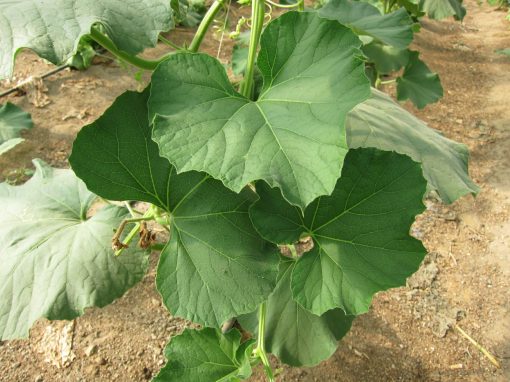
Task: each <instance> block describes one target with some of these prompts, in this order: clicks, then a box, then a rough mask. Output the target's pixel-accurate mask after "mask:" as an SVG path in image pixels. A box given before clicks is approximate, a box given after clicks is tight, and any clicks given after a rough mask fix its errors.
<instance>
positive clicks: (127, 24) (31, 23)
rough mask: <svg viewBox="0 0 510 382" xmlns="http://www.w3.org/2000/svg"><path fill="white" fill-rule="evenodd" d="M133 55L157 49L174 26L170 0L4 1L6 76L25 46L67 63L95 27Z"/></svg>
mask: <svg viewBox="0 0 510 382" xmlns="http://www.w3.org/2000/svg"><path fill="white" fill-rule="evenodd" d="M96 23H97V24H100V25H102V26H103V28H104V31H105V32H106V33H107V35H108V36H109V37H110V38H111V39H112V41H113V42H114V43H115V45H116V46H117V47H118V48H119V49H120V50H123V51H125V52H127V53H130V54H136V53H139V52H141V51H142V50H144V49H145V48H146V47H149V46H155V45H156V42H157V39H158V34H159V32H161V31H165V30H168V29H170V27H171V26H172V11H171V9H170V1H169V0H124V1H117V0H15V1H13V0H0V78H2V77H8V76H10V75H11V73H12V69H13V65H14V59H15V56H16V54H17V53H18V51H19V50H20V49H22V48H28V49H32V50H34V51H35V52H36V53H37V54H38V55H39V56H41V57H42V58H45V59H46V60H48V61H50V62H52V63H54V64H61V63H64V62H66V61H67V60H68V59H69V58H70V57H71V56H72V55H73V54H74V52H76V49H77V47H78V43H79V41H80V39H81V37H82V36H84V35H87V34H89V33H90V28H91V27H92V26H93V25H94V24H96Z"/></svg>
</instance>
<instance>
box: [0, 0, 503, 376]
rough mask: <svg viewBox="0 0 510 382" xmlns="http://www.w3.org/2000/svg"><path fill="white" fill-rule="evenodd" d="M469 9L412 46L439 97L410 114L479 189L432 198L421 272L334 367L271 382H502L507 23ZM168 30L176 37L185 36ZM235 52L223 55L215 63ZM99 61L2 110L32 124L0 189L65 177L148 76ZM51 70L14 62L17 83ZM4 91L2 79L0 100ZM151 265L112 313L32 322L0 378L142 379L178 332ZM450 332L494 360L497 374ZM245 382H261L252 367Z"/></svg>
mask: <svg viewBox="0 0 510 382" xmlns="http://www.w3.org/2000/svg"><path fill="white" fill-rule="evenodd" d="M466 6H467V9H468V13H467V16H466V19H465V20H464V23H463V24H460V23H458V22H455V21H453V20H451V21H442V22H434V21H428V20H427V21H425V22H424V23H423V28H422V31H421V32H420V34H419V35H418V38H417V42H416V48H417V49H418V50H419V51H420V52H422V53H421V55H422V58H423V59H424V60H425V61H426V62H427V63H428V64H429V66H430V67H431V68H432V69H433V70H435V71H437V72H438V73H439V74H440V76H441V80H442V83H443V86H444V88H445V89H446V91H445V97H444V98H443V99H442V100H441V101H440V102H438V103H437V104H434V105H431V106H428V107H427V108H426V109H425V110H422V111H419V110H415V109H413V108H412V107H411V106H409V105H406V107H407V108H408V109H409V110H411V111H412V112H413V113H415V114H416V115H418V116H419V117H421V118H422V119H424V120H425V121H426V122H428V123H429V124H430V125H431V126H432V127H434V128H436V129H438V130H440V131H442V132H443V133H444V134H445V135H446V136H448V137H450V138H453V139H455V140H457V141H460V142H463V143H465V144H467V145H468V146H469V148H470V150H471V153H472V154H471V163H470V172H471V175H472V177H473V178H474V180H475V181H476V182H477V183H478V184H479V185H480V186H481V192H480V194H479V195H478V197H476V198H473V197H471V196H467V197H464V198H462V199H461V200H459V201H458V202H456V203H454V204H453V205H450V206H445V205H443V204H441V203H439V202H438V201H436V200H432V199H429V200H427V205H428V210H427V212H426V213H425V214H423V215H422V216H421V217H419V219H418V222H417V224H415V226H414V227H413V233H414V235H415V236H416V237H418V238H420V239H422V240H423V241H424V243H425V245H426V247H427V249H428V251H429V252H430V254H429V255H428V257H427V259H426V261H425V262H424V264H423V266H422V268H421V270H420V272H419V273H418V274H417V275H416V276H413V278H412V279H410V280H409V282H408V286H407V287H402V288H398V289H394V290H391V291H388V292H384V293H380V294H378V295H377V296H376V297H375V299H374V304H373V307H372V309H371V310H370V312H369V313H368V314H366V315H364V316H361V317H359V318H358V319H357V320H356V321H355V323H354V326H353V329H352V331H351V332H350V333H349V334H348V335H347V336H346V338H345V339H344V340H343V341H341V343H340V346H339V349H338V351H337V352H336V353H335V354H334V356H333V357H332V358H331V359H329V360H328V361H325V362H323V363H322V364H320V365H319V366H317V367H314V368H299V369H291V368H288V367H285V366H283V367H282V369H281V371H280V373H279V375H278V380H279V381H304V382H308V381H310V382H311V381H314V382H315V381H353V382H354V381H356V382H358V381H498V382H499V381H510V293H509V290H510V288H509V287H510V281H509V280H510V277H509V276H510V252H509V248H510V238H509V236H510V219H509V210H510V58H508V57H506V56H501V55H498V54H496V53H495V50H496V49H502V48H508V47H510V32H509V27H510V23H508V22H507V21H505V20H504V18H505V15H506V14H505V12H503V11H499V10H496V9H495V8H493V7H489V6H488V5H486V4H482V5H478V4H477V3H476V2H475V1H474V0H468V1H467V2H466ZM173 33H174V35H175V36H176V37H174V38H175V39H177V40H179V39H180V40H188V41H189V39H190V35H191V32H190V31H182V30H181V31H176V32H173ZM205 48H206V50H207V51H208V52H210V53H212V54H214V55H216V52H217V49H218V41H217V40H216V39H215V38H214V37H213V36H210V38H208V39H207V41H206V45H205ZM230 49H231V46H230V44H228V43H227V44H226V45H224V47H223V49H222V52H221V55H220V57H221V58H222V59H223V60H225V61H226V60H228V57H229V51H230ZM163 50H165V47H158V48H156V49H155V50H154V51H153V52H149V54H157V53H158V52H159V53H160V52H161V51H163ZM100 61H101V62H100V63H99V64H98V65H95V66H93V67H92V68H90V69H89V70H87V71H86V72H76V71H64V72H61V73H60V74H58V75H55V76H52V77H50V78H48V79H47V80H45V81H44V85H45V86H46V87H47V92H44V91H43V92H41V91H39V92H38V91H37V89H36V91H35V92H34V91H33V90H32V91H30V93H31V94H30V93H29V95H30V97H28V96H26V95H13V96H9V97H8V98H7V99H2V100H1V101H2V102H5V101H7V100H8V101H11V102H13V103H15V104H17V105H19V106H21V107H22V108H23V109H25V110H26V111H28V112H30V113H31V114H32V117H33V119H34V122H35V127H34V128H33V129H32V130H30V131H28V132H26V134H24V136H25V138H26V142H24V143H23V144H22V145H20V146H18V147H17V148H15V149H14V150H12V151H11V152H9V153H8V154H6V155H4V156H2V157H1V158H0V178H1V179H10V180H11V181H20V180H23V179H25V178H26V177H27V171H26V170H27V169H30V168H31V159H32V158H41V159H43V160H45V161H47V162H48V163H50V164H51V165H53V166H56V167H68V163H67V157H68V155H69V152H70V150H71V145H72V141H73V139H74V136H75V135H76V133H77V132H78V131H79V130H80V128H81V127H82V126H84V125H85V124H87V123H90V122H92V121H93V120H94V119H96V118H97V117H99V116H100V115H101V114H102V113H103V111H104V110H105V109H106V108H107V107H108V106H109V105H110V104H111V103H112V102H113V100H114V99H115V98H116V97H117V96H118V95H120V94H121V93H122V92H124V91H125V90H126V89H142V88H143V87H144V86H145V84H146V83H147V80H148V77H147V75H144V77H143V79H142V80H141V81H136V80H135V71H134V70H133V69H126V68H123V67H121V66H119V65H118V63H116V62H115V61H110V60H106V59H103V60H100ZM51 68H52V66H51V65H49V64H47V63H44V62H43V61H42V60H40V59H38V58H37V57H35V56H34V55H32V54H30V53H23V54H22V55H21V56H20V57H19V58H18V61H17V65H16V76H17V78H18V79H22V78H26V77H28V76H29V75H40V74H42V73H44V72H46V71H48V70H49V69H51ZM10 85H11V84H10V83H8V82H6V81H4V82H0V91H1V90H4V89H6V88H8V87H9V86H10ZM386 90H388V91H389V92H390V93H391V92H393V91H394V89H393V88H392V87H391V86H390V87H388V88H387V89H386ZM29 98H30V99H31V100H32V102H33V103H35V104H38V105H39V107H37V106H35V105H34V104H32V103H31V102H30V100H29ZM48 102H49V104H47V105H45V106H43V105H44V104H46V103H48ZM156 261H157V254H153V258H152V263H153V264H152V268H151V270H150V271H149V273H148V274H147V276H146V277H145V279H144V280H143V281H142V282H141V283H140V284H138V285H137V286H136V287H135V288H133V289H132V290H130V291H129V292H128V293H126V295H125V296H124V297H122V298H121V299H119V300H117V301H116V302H115V303H113V304H112V305H110V306H108V307H106V308H104V309H90V310H88V311H87V312H86V314H85V315H84V316H83V317H81V318H78V319H76V320H75V321H73V322H71V323H68V322H53V323H49V322H48V321H45V320H41V321H40V322H38V323H37V324H36V325H35V327H34V328H33V329H32V331H31V336H30V339H27V340H16V341H6V342H3V343H0V381H9V382H11V381H12V382H15V381H16V382H18V381H19V382H22V381H23V382H25V381H29V382H30V381H36V382H43V381H145V380H149V379H150V378H151V377H152V375H154V374H155V373H156V372H157V370H158V369H159V368H160V367H161V366H162V365H163V364H164V357H163V354H162V350H163V348H164V345H165V343H166V342H167V340H168V339H169V338H170V337H171V336H172V335H175V334H177V333H179V332H180V331H182V330H183V328H184V327H186V325H187V324H186V322H184V321H183V320H180V319H177V318H173V317H171V316H170V315H169V314H168V313H167V312H166V310H165V309H164V308H163V307H162V306H161V303H160V299H159V296H158V293H157V291H156V290H155V287H154V274H155V271H154V269H155V267H154V265H155V263H156ZM455 326H457V327H460V328H461V329H463V330H464V331H465V332H466V333H468V334H469V335H470V336H471V337H472V338H473V339H474V340H475V341H476V342H477V343H479V344H480V345H482V346H483V347H485V348H486V349H487V350H488V351H489V352H490V353H492V354H493V355H494V356H495V357H496V358H497V359H498V361H499V362H500V363H501V368H500V369H498V368H496V367H495V366H494V365H493V364H492V363H491V362H490V361H489V360H488V359H487V358H486V357H485V356H484V355H483V354H481V353H480V352H479V351H478V350H477V349H476V347H475V346H473V345H472V344H471V343H470V342H469V341H468V340H467V339H466V337H465V336H463V335H461V334H460V332H459V331H458V330H457V329H455ZM251 380H252V381H263V377H262V374H261V373H260V370H257V372H256V373H255V375H254V376H253V377H252V378H251Z"/></svg>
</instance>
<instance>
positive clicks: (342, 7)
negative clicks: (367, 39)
mask: <svg viewBox="0 0 510 382" xmlns="http://www.w3.org/2000/svg"><path fill="white" fill-rule="evenodd" d="M318 13H319V15H320V17H323V18H325V19H328V20H336V21H338V22H340V23H341V24H344V25H346V26H348V27H350V28H352V29H353V30H354V31H356V32H357V33H358V34H362V35H368V36H372V37H373V38H375V39H377V40H379V41H381V42H383V43H385V44H388V45H391V46H394V47H396V48H399V49H403V48H405V47H407V46H408V45H409V44H410V43H411V41H413V22H412V20H411V18H410V17H409V15H408V14H407V12H406V10H405V9H403V8H400V9H398V10H396V11H395V12H391V13H388V14H385V15H382V14H381V13H380V12H379V10H378V9H377V8H376V7H374V6H372V5H370V4H368V3H365V2H362V1H352V0H330V1H329V2H328V3H326V5H325V6H324V7H323V8H321V9H319V11H318Z"/></svg>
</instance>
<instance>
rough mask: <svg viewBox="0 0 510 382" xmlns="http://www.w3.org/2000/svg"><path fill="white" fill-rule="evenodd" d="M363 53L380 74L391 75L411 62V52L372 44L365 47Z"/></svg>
mask: <svg viewBox="0 0 510 382" xmlns="http://www.w3.org/2000/svg"><path fill="white" fill-rule="evenodd" d="M362 50H363V53H365V55H366V56H367V57H368V60H369V61H370V62H373V63H374V65H375V68H376V69H377V71H378V72H379V73H380V74H389V73H392V72H396V71H398V70H400V69H401V68H402V67H404V66H405V65H407V63H408V62H409V50H408V49H397V48H395V47H393V46H389V45H384V44H380V43H378V42H371V43H370V44H368V45H364V46H363V48H362Z"/></svg>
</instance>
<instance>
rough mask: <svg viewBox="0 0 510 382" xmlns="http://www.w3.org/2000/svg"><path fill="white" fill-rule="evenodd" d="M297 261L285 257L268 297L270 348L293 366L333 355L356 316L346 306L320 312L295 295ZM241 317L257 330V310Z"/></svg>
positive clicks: (249, 327) (313, 362)
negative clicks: (297, 299)
mask: <svg viewBox="0 0 510 382" xmlns="http://www.w3.org/2000/svg"><path fill="white" fill-rule="evenodd" d="M295 267H296V261H295V260H292V259H289V258H286V257H281V260H280V268H279V274H278V283H277V285H276V288H275V290H274V292H273V293H272V294H271V296H269V299H268V301H267V319H266V320H267V321H266V330H265V332H264V337H265V341H266V345H267V350H268V351H269V352H271V353H273V354H274V355H276V356H277V357H278V358H280V360H281V361H282V362H285V363H286V364H288V365H292V366H313V365H316V364H318V363H319V362H321V361H323V360H325V359H327V358H329V357H330V356H331V355H332V354H333V353H334V352H335V350H336V349H337V347H338V340H340V339H341V338H342V337H343V336H344V335H345V334H346V333H347V332H348V331H349V329H350V328H351V323H352V320H353V318H354V317H352V316H346V315H345V313H344V312H343V310H342V309H333V310H331V311H329V312H326V313H324V314H323V315H322V316H316V315H315V314H313V313H311V312H309V311H308V310H306V309H305V308H303V307H302V306H301V305H299V304H298V303H297V302H296V301H295V300H294V299H293V298H292V291H291V275H292V273H293V271H294V269H295ZM239 321H240V322H241V324H242V325H243V327H246V328H247V329H248V330H250V331H251V332H252V333H254V334H257V325H258V318H257V315H256V314H255V313H252V314H250V315H246V316H242V317H240V318H239Z"/></svg>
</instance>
